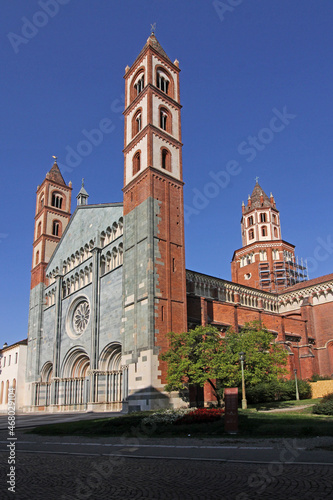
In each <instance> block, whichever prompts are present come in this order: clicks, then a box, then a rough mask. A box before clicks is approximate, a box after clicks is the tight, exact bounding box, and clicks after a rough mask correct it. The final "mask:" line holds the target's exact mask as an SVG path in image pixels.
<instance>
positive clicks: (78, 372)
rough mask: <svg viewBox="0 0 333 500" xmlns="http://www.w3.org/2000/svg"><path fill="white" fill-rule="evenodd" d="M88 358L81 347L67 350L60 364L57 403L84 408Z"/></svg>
mask: <svg viewBox="0 0 333 500" xmlns="http://www.w3.org/2000/svg"><path fill="white" fill-rule="evenodd" d="M89 367H90V359H89V356H88V354H87V353H86V351H85V350H84V349H83V348H80V347H75V348H73V349H71V350H70V351H68V353H67V355H66V356H65V359H64V362H63V366H62V370H61V372H62V377H61V379H60V384H59V393H58V394H59V403H60V404H62V405H65V406H74V408H73V409H84V407H85V405H86V404H87V402H88V394H89V377H88V375H89V374H88V370H89Z"/></svg>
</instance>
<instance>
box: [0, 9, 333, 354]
mask: <svg viewBox="0 0 333 500" xmlns="http://www.w3.org/2000/svg"><path fill="white" fill-rule="evenodd" d="M1 10H2V13H1V14H2V15H1V19H0V37H1V40H2V42H1V44H0V55H1V62H2V64H1V79H0V96H1V112H2V119H1V124H0V127H1V135H0V161H1V174H2V182H1V185H0V189H1V197H0V200H1V214H2V216H1V223H0V254H1V261H2V270H1V302H0V303H1V319H0V345H2V342H4V341H7V342H8V343H12V342H14V341H16V340H20V339H22V338H24V337H26V335H27V322H28V306H29V288H30V269H31V255H32V238H33V227H34V210H35V192H36V186H37V185H38V184H40V183H41V182H42V181H43V179H44V177H45V174H46V172H47V171H48V170H49V169H50V168H51V166H52V155H57V156H58V158H59V165H62V166H63V174H64V177H65V180H66V182H68V181H69V180H72V182H73V198H74V201H75V196H76V194H77V192H78V191H79V189H80V185H81V178H82V177H84V178H85V187H86V189H87V191H88V192H89V194H90V199H89V202H90V203H104V202H114V201H121V199H122V191H121V189H122V182H123V154H122V148H123V118H122V113H121V112H122V109H123V105H122V100H123V93H124V81H123V74H124V69H125V66H126V65H127V64H128V65H131V63H132V62H133V61H134V60H135V58H136V56H137V55H138V53H139V51H140V50H141V49H142V47H143V45H144V44H145V41H146V39H147V38H148V36H149V34H150V25H151V23H154V22H156V23H157V29H156V37H157V38H158V40H159V42H160V43H161V45H162V47H163V48H164V49H165V50H166V52H167V53H168V55H169V56H170V58H171V59H172V60H174V59H176V58H177V59H178V60H179V61H180V67H181V70H182V72H181V102H182V105H183V110H182V133H183V143H184V148H183V168H184V180H185V188H184V189H185V191H184V193H185V204H186V214H187V216H186V220H187V222H186V224H185V238H186V266H187V268H188V269H194V270H197V271H200V272H203V273H207V274H211V275H215V276H219V277H222V278H225V279H230V261H231V258H232V254H233V251H234V250H235V249H237V248H239V247H240V246H241V234H240V218H241V203H242V200H244V201H246V199H247V195H248V194H249V193H251V192H252V189H253V187H254V183H255V181H254V179H255V177H256V176H259V183H260V184H261V185H262V187H263V189H264V190H265V191H266V193H267V194H268V195H269V193H270V191H272V192H273V194H274V196H275V199H276V203H277V208H278V209H279V210H280V213H281V222H282V237H283V238H284V239H285V240H286V241H289V242H291V243H293V244H295V245H296V254H297V255H299V256H300V257H303V258H308V259H309V267H310V271H311V273H310V277H316V276H320V275H323V274H328V273H330V272H332V271H333V231H332V223H331V203H332V201H331V193H332V169H331V165H332V148H333V146H332V138H331V137H332V116H333V100H332V96H331V93H332V90H331V87H332V80H333V65H332V53H333V47H332V45H333V43H332V42H333V31H332V25H333V4H332V2H331V1H330V0H321V1H320V2H318V1H317V0H293V1H292V2H291V1H290V0H279V1H278V2H277V1H275V0H265V1H264V0H251V1H245V0H244V1H242V0H237V1H236V0H225V1H220V2H215V3H214V2H213V1H203V0H191V1H185V0H168V2H166V1H164V2H162V1H159V0H141V1H140V2H137V1H134V0H123V1H122V2H119V1H106V0H104V1H102V0H80V1H79V0H48V1H47V0H40V1H35V0H28V1H27V0H16V1H15V2H4V4H3V5H2V9H1ZM41 12H42V14H41ZM36 25H37V26H36ZM279 114H280V115H281V114H282V116H283V118H282V119H280V121H277V120H275V121H272V120H273V118H274V117H275V116H279ZM103 118H109V119H110V120H112V123H113V125H114V127H113V130H112V132H111V133H109V134H104V136H103V141H102V142H101V144H99V145H97V146H93V147H92V148H91V152H90V153H89V154H88V155H86V156H82V155H81V156H80V157H79V158H77V159H76V164H73V163H72V164H71V165H70V164H69V163H70V162H69V161H68V159H69V158H68V152H69V151H72V150H74V151H76V150H77V146H78V144H79V143H80V141H82V140H83V139H85V137H84V132H83V131H84V130H87V131H90V130H92V129H94V128H96V127H97V126H98V124H99V123H100V121H101V120H102V119H103ZM278 124H279V125H280V126H278ZM282 125H283V127H282ZM273 129H274V130H273ZM277 129H279V131H277ZM250 143H252V144H250ZM250 148H251V149H250ZM231 162H232V163H231ZM216 179H219V183H218V182H217V181H216ZM74 209H75V205H74V204H73V205H72V211H73V210H74Z"/></svg>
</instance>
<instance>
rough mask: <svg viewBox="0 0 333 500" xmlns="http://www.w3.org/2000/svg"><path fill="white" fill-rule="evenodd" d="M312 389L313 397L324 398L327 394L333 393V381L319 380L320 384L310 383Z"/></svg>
mask: <svg viewBox="0 0 333 500" xmlns="http://www.w3.org/2000/svg"><path fill="white" fill-rule="evenodd" d="M310 385H311V388H312V397H313V399H315V398H322V397H323V396H325V395H326V394H329V393H330V392H333V380H318V382H310Z"/></svg>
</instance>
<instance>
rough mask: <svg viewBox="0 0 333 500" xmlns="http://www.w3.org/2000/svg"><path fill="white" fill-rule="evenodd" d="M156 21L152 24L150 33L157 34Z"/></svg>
mask: <svg viewBox="0 0 333 500" xmlns="http://www.w3.org/2000/svg"><path fill="white" fill-rule="evenodd" d="M155 31H156V23H154V24H151V25H150V34H151V35H155Z"/></svg>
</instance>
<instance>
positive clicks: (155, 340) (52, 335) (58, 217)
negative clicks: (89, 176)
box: [0, 34, 333, 412]
mask: <svg viewBox="0 0 333 500" xmlns="http://www.w3.org/2000/svg"><path fill="white" fill-rule="evenodd" d="M179 72H180V69H179V63H178V61H177V60H175V61H174V62H172V61H171V60H170V59H169V57H168V55H167V54H166V53H165V52H164V50H163V49H162V47H161V45H160V44H159V42H158V41H157V39H156V37H155V35H154V34H151V36H150V37H149V38H148V40H147V43H146V44H145V46H144V48H143V49H142V51H141V52H140V54H139V55H138V57H137V58H136V60H135V61H134V63H133V64H132V66H131V67H128V66H127V67H126V73H125V111H124V116H125V130H124V133H125V148H124V187H123V202H122V203H108V204H98V205H89V203H88V198H89V195H88V193H87V191H86V189H85V187H84V185H83V184H82V187H81V190H80V191H79V194H78V195H77V206H76V209H75V211H74V213H73V215H71V194H72V185H71V183H69V184H66V182H65V180H64V178H63V176H62V174H61V172H60V170H59V167H58V165H57V161H56V160H55V162H54V164H53V166H52V168H51V169H50V171H49V173H48V174H47V175H46V177H45V179H44V181H43V182H42V183H41V185H40V186H38V189H37V195H36V211H35V229H34V238H33V260H32V273H31V291H30V304H29V326H28V340H27V361H26V364H27V367H26V388H25V398H26V399H25V411H36V410H38V411H47V412H54V411H66V410H96V409H99V410H115V411H117V410H121V409H123V410H124V411H134V410H147V409H153V408H161V407H168V406H173V407H177V406H182V405H184V401H183V400H182V399H181V397H180V396H179V394H177V393H171V394H169V393H166V392H165V391H164V385H165V384H166V364H165V362H163V361H161V359H160V357H159V355H160V354H161V352H163V351H165V350H166V349H167V347H168V343H167V333H168V332H170V331H174V332H182V331H187V330H188V329H189V328H192V327H194V326H196V325H200V324H201V325H208V324H212V325H215V326H216V327H217V328H218V329H220V331H221V332H224V331H226V329H227V328H229V327H232V328H233V329H234V330H235V331H236V332H237V331H239V329H240V328H242V327H243V326H244V325H245V323H246V322H249V321H253V320H259V321H260V322H261V323H262V324H263V325H265V326H266V327H267V329H268V330H269V331H271V332H272V333H273V334H274V336H275V339H276V342H279V343H281V344H283V345H284V346H285V349H286V350H287V352H288V354H289V356H288V359H289V370H290V374H292V375H293V372H294V370H297V375H298V377H299V378H310V377H311V376H312V375H313V374H319V375H332V373H333V332H332V326H331V325H332V319H333V274H330V275H328V276H323V277H320V278H316V279H314V280H308V279H307V273H306V266H305V265H304V264H303V263H302V261H298V260H297V258H296V257H295V247H294V245H292V244H291V243H288V242H286V241H284V240H283V239H282V232H281V221H280V214H279V211H278V209H277V207H276V203H275V199H274V197H273V195H272V194H271V195H270V197H268V196H267V195H266V193H265V192H264V191H263V189H262V188H261V186H260V185H259V183H258V181H257V182H256V184H255V186H254V189H253V192H252V195H251V196H249V197H248V202H247V205H245V204H244V203H243V205H242V221H241V231H242V247H241V248H240V249H238V250H236V251H235V252H234V255H233V258H232V264H231V268H232V280H231V281H227V280H223V279H219V278H215V277H212V276H207V275H205V274H201V273H199V272H196V271H190V270H186V268H185V248H184V214H183V176H182V142H181V105H180V88H179ZM4 392H5V391H4ZM2 397H5V395H3V396H2ZM212 398H213V396H212V394H211V392H210V390H209V388H204V390H203V391H202V399H203V400H204V401H206V402H208V401H211V400H212ZM1 403H2V401H1ZM1 403H0V404H1Z"/></svg>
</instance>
